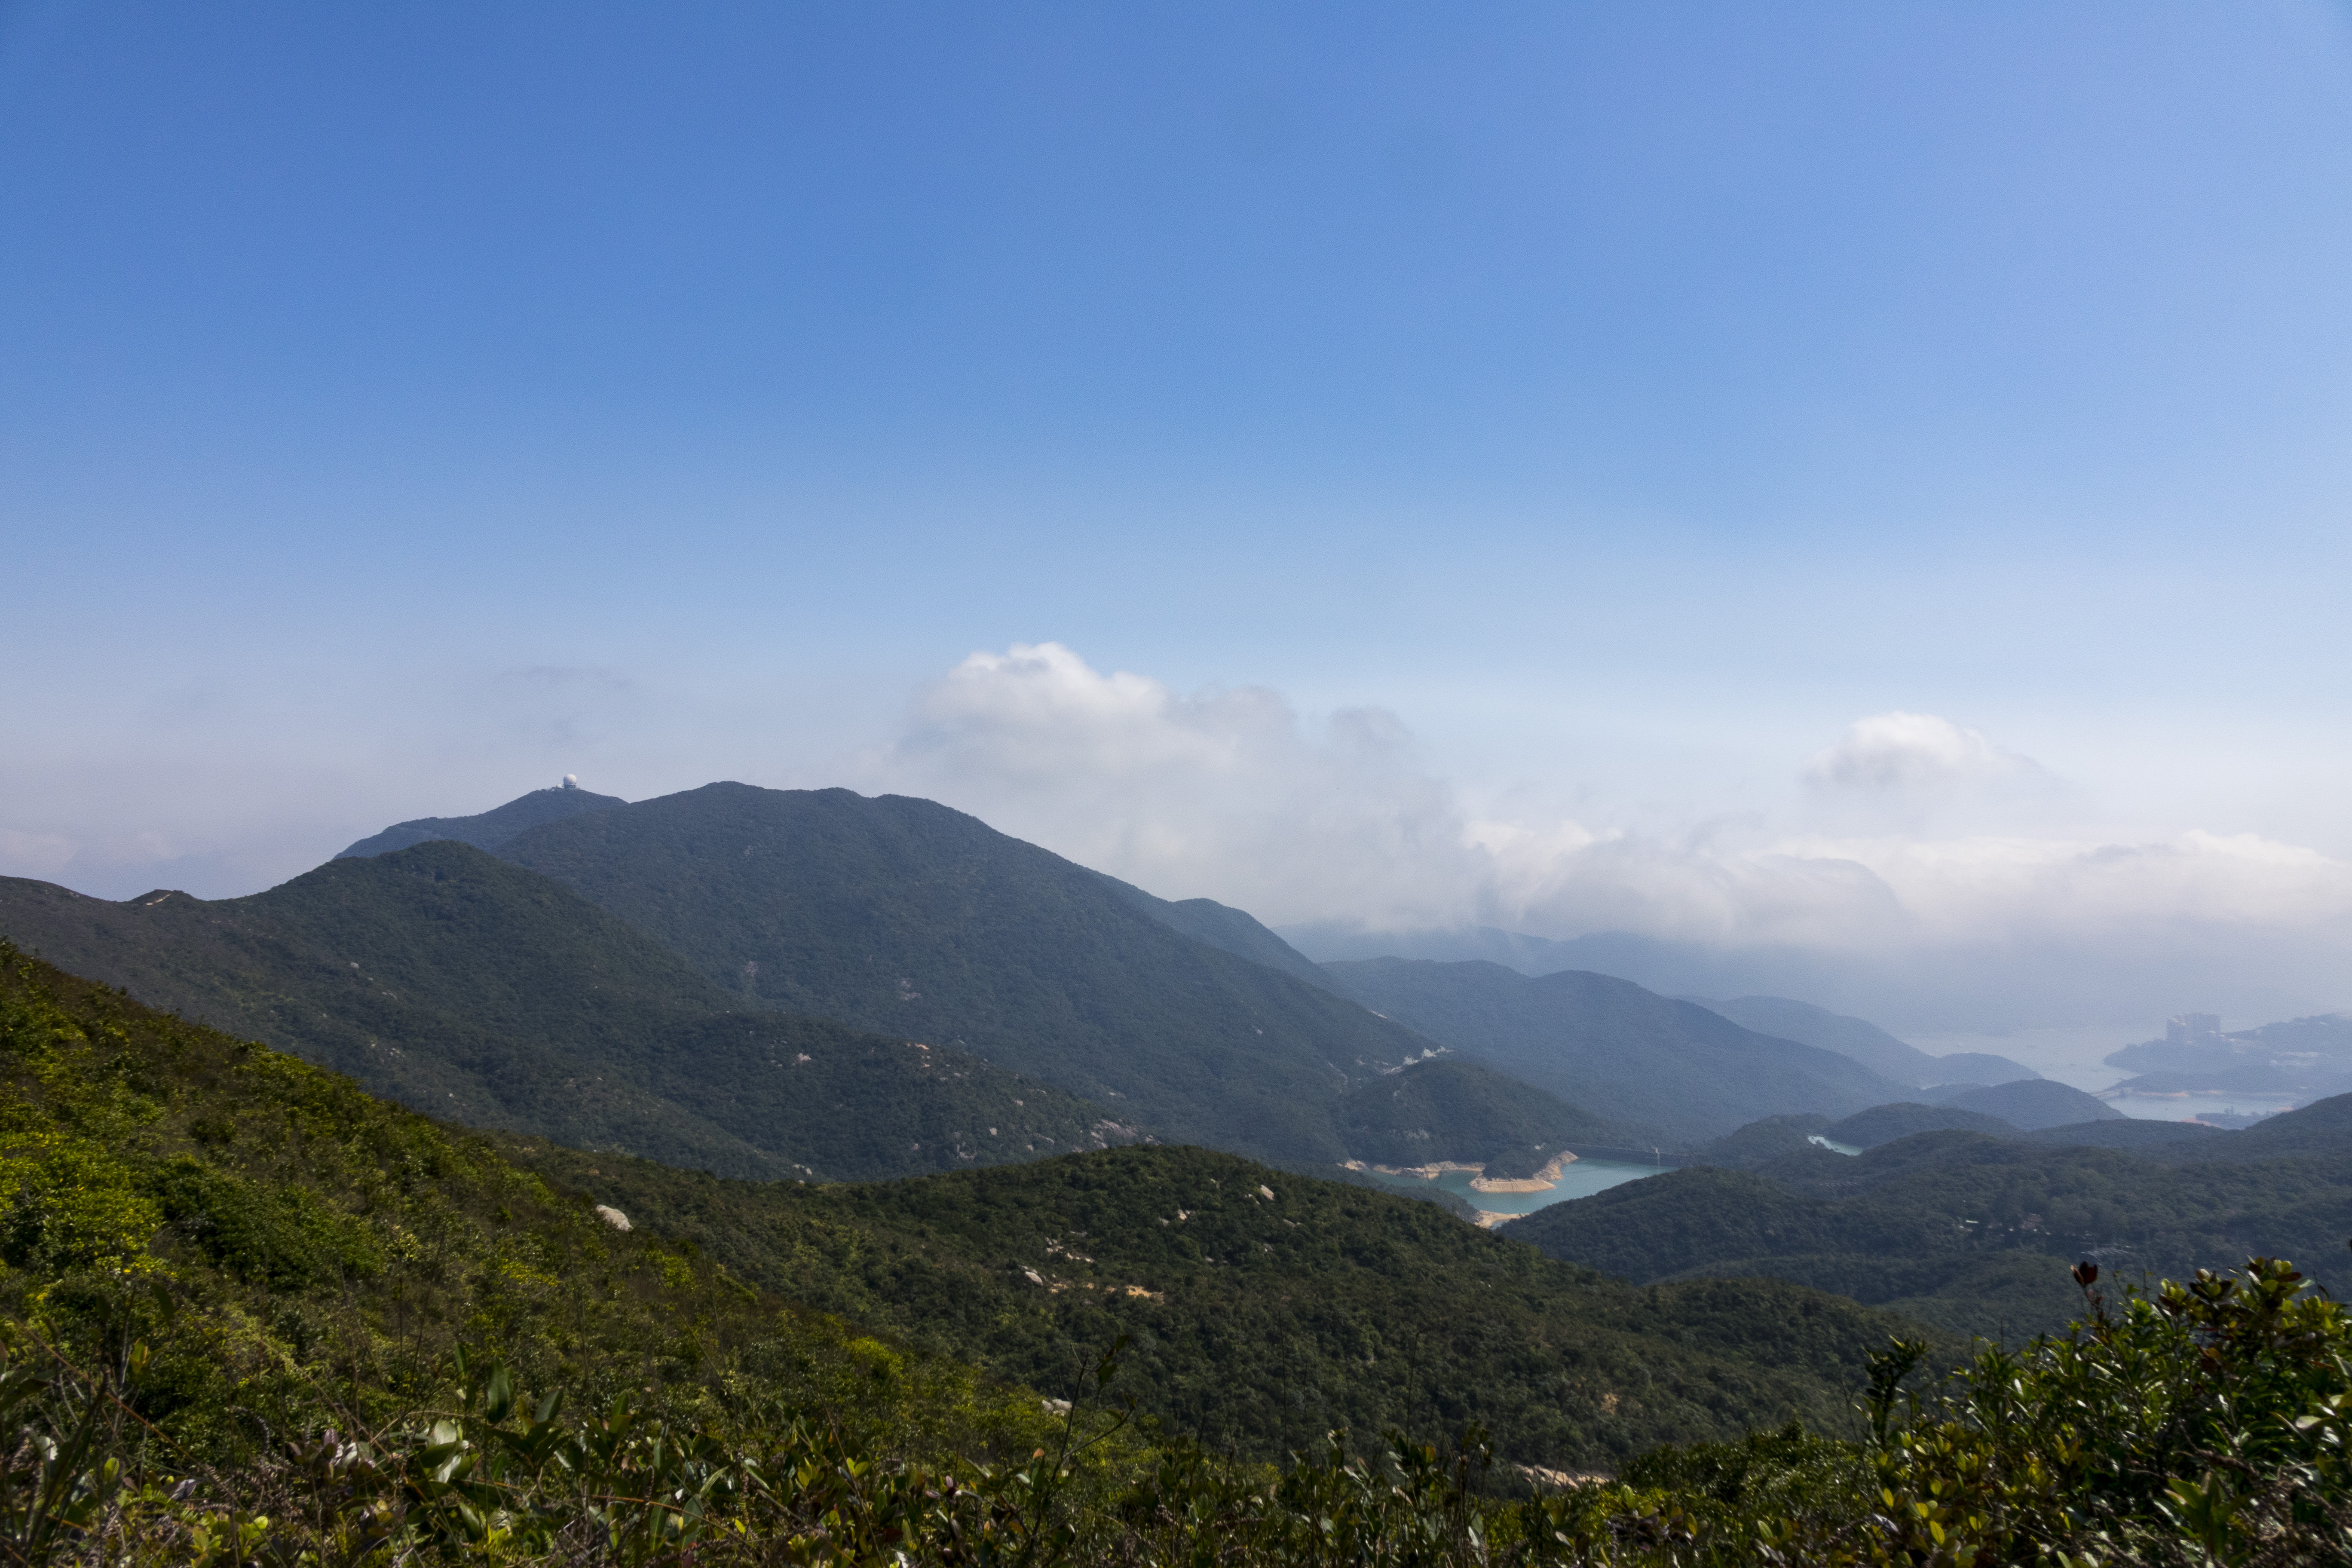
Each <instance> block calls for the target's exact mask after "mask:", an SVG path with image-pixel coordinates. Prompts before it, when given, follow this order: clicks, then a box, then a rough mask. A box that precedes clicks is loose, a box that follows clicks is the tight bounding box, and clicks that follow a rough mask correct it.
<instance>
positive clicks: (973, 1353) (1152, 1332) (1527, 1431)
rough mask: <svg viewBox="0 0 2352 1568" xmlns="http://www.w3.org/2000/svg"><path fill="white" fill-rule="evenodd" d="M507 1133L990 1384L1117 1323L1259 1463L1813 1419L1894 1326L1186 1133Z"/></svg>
mask: <svg viewBox="0 0 2352 1568" xmlns="http://www.w3.org/2000/svg"><path fill="white" fill-rule="evenodd" d="M509 1147H510V1148H514V1149H515V1152H517V1153H518V1154H519V1155H521V1156H525V1157H527V1162H528V1163H531V1164H532V1165H534V1166H536V1167H538V1168H541V1169H543V1170H545V1171H547V1172H548V1173H550V1174H551V1176H553V1177H556V1178H558V1179H560V1180H562V1181H563V1182H564V1183H566V1184H572V1183H577V1184H580V1185H582V1186H583V1187H585V1188H587V1189H588V1190H590V1191H593V1192H594V1193H596V1194H598V1195H599V1197H600V1200H601V1201H605V1202H609V1203H613V1204H615V1205H619V1206H621V1207H623V1208H625V1209H626V1210H627V1211H628V1212H629V1214H630V1215H632V1216H635V1217H638V1218H641V1219H643V1220H645V1221H646V1223H649V1224H651V1225H653V1226H656V1227H657V1228H659V1229H661V1230H663V1231H665V1232H666V1233H668V1234H671V1235H674V1236H677V1237H683V1238H687V1239H690V1240H692V1241H694V1242H696V1243H697V1244H698V1246H699V1247H701V1248H702V1249H703V1251H704V1252H705V1253H706V1254H707V1255H708V1256H709V1257H711V1258H715V1259H718V1260H719V1261H722V1262H724V1263H725V1264H726V1265H727V1267H728V1268H730V1270H732V1271H733V1272H735V1273H736V1274H738V1275H740V1277H742V1278H744V1279H748V1280H751V1281H752V1282H753V1283H755V1284H760V1285H763V1286H767V1287H769V1288H772V1289H777V1290H779V1291H780V1292H782V1293H784V1294H786V1295H788V1296H790V1297H791V1298H792V1299H793V1300H798V1301H801V1302H803V1303H805V1304H808V1305H811V1306H817V1307H823V1308H825V1309H828V1310H833V1311H836V1312H840V1313H842V1314H844V1315H845V1316H847V1317H850V1318H853V1319H856V1320H857V1321H865V1322H872V1323H881V1324H886V1325H887V1326H888V1327H889V1328H890V1329H891V1330H892V1331H895V1332H898V1333H900V1334H903V1335H905V1336H907V1337H908V1338H909V1339H910V1340H911V1341H912V1342H916V1343H919V1344H921V1345H923V1346H925V1347H927V1348H928V1349H929V1350H931V1351H934V1352H939V1353H941V1354H946V1355H952V1356H955V1357H958V1358H961V1359H965V1360H970V1361H972V1362H975V1363H979V1364H981V1365H982V1366H983V1367H985V1368H986V1369H987V1370H989V1371H991V1372H992V1373H995V1374H996V1375H998V1376H1000V1377H1003V1378H1006V1379H1010V1380H1017V1381H1022V1382H1027V1383H1031V1384H1034V1385H1036V1386H1040V1387H1048V1388H1059V1387H1065V1386H1067V1384H1068V1383H1069V1381H1070V1380H1071V1379H1072V1377H1073V1376H1074V1374H1075V1373H1077V1372H1078V1371H1079V1370H1081V1369H1082V1368H1083V1367H1085V1366H1087V1365H1090V1364H1091V1363H1092V1362H1093V1359H1094V1357H1095V1356H1096V1355H1097V1354H1098V1353H1099V1352H1100V1351H1101V1350H1102V1349H1103V1348H1105V1347H1107V1346H1108V1345H1109V1344H1111V1343H1112V1342H1114V1341H1115V1340H1116V1339H1117V1338H1118V1336H1119V1335H1121V1334H1125V1335H1127V1336H1129V1341H1130V1344H1129V1350H1128V1352H1126V1356H1125V1361H1126V1364H1127V1365H1128V1367H1129V1377H1130V1379H1131V1381H1129V1382H1128V1383H1127V1384H1124V1385H1123V1386H1125V1387H1127V1388H1129V1390H1131V1391H1132V1392H1133V1393H1135V1394H1137V1395H1138V1397H1139V1399H1140V1400H1141V1401H1142V1404H1143V1406H1144V1408H1146V1409H1147V1410H1149V1411H1150V1412H1151V1413H1152V1414H1154V1415H1158V1416H1159V1417H1160V1419H1161V1420H1162V1421H1163V1422H1164V1423H1165V1424H1166V1425H1167V1426H1170V1427H1171V1428H1172V1429H1175V1430H1180V1431H1183V1432H1188V1433H1192V1434H1194V1435H1196V1436H1199V1437H1200V1438H1201V1439H1202V1441H1204V1442H1206V1443H1208V1444H1210V1445H1211V1446H1212V1447H1216V1448H1219V1449H1223V1448H1227V1447H1231V1448H1234V1449H1237V1450H1238V1451H1240V1452H1242V1453H1244V1454H1249V1455H1255V1456H1259V1457H1264V1458H1276V1457H1278V1456H1280V1455H1282V1454H1283V1453H1285V1452H1286V1451H1289V1450H1293V1449H1304V1450H1312V1449H1314V1448H1316V1447H1319V1446H1320V1444H1321V1442H1322V1439H1323V1436H1324V1435H1325V1434H1326V1433H1328V1432H1329V1431H1332V1430H1334V1429H1339V1430H1342V1431H1346V1432H1350V1433H1352V1434H1354V1435H1355V1436H1357V1437H1359V1438H1361V1439H1366V1440H1376V1439H1377V1437H1378V1435H1379V1433H1380V1432H1381V1429H1382V1428H1383V1427H1384V1426H1398V1427H1401V1428H1402V1429H1403V1430H1405V1431H1407V1432H1412V1433H1429V1434H1441V1433H1444V1432H1447V1431H1450V1430H1452V1429H1454V1428H1455V1427H1457V1426H1459V1425H1460V1424H1461V1423H1462V1422H1463V1421H1465V1420H1476V1421H1479V1422H1481V1423H1483V1424H1485V1425H1486V1426H1487V1428H1488V1429H1489V1430H1490V1431H1492V1432H1493V1433H1494V1435H1495V1438H1496V1446H1497V1448H1498V1450H1499V1451H1501V1452H1502V1453H1503V1454H1504V1455H1505V1456H1507V1458H1512V1459H1515V1460H1518V1461H1522V1462H1529V1463H1538V1464H1547V1465H1554V1466H1559V1465H1563V1464H1567V1465H1572V1466H1591V1465H1603V1464H1613V1463H1614V1462H1615V1461H1616V1459H1617V1458H1619V1457H1621V1456H1623V1455H1628V1454H1631V1453H1633V1452H1635V1451H1637V1450H1639V1449H1640V1448H1641V1447H1644V1446H1646V1445H1647V1444H1649V1443H1651V1442H1654V1441H1656V1440H1658V1439H1659V1438H1661V1437H1663V1436H1666V1435H1668V1434H1696V1433H1700V1432H1724V1433H1731V1432H1737V1431H1739V1430H1741V1429H1743V1428H1744V1427H1746V1426H1751V1425H1756V1424H1759V1423H1766V1424H1769V1423H1771V1422H1775V1421H1779V1420H1781V1419H1784V1418H1785V1415H1786V1414H1790V1413H1801V1414H1802V1415H1804V1417H1805V1418H1806V1419H1808V1420H1812V1421H1818V1422H1823V1423H1828V1424H1829V1425H1830V1426H1832V1427H1833V1428H1834V1427H1838V1426H1841V1425H1842V1424H1843V1423H1844V1422H1845V1421H1847V1420H1849V1419H1850V1415H1849V1414H1848V1412H1847V1411H1846V1409H1845V1408H1844V1405H1845V1400H1846V1397H1847V1396H1846V1395H1845V1394H1843V1393H1842V1392H1840V1391H1841V1390H1843V1389H1845V1388H1847V1387H1849V1386H1850V1385H1851V1379H1852V1377H1853V1371H1852V1369H1853V1368H1854V1367H1855V1366H1858V1365H1859V1364H1860V1359H1859V1358H1860V1357H1861V1356H1862V1355H1863V1354H1864V1352H1866V1351H1868V1350H1870V1349H1873V1348H1874V1347H1875V1346H1877V1345H1878V1344H1880V1343H1882V1342H1884V1337H1885V1334H1886V1332H1887V1331H1889V1330H1890V1329H1895V1328H1899V1327H1900V1326H1901V1325H1900V1324H1899V1323H1898V1322H1895V1321H1892V1320H1888V1319H1885V1318H1883V1317H1880V1316H1878V1315H1875V1314H1873V1313H1869V1312H1866V1311H1864V1310H1861V1309H1858V1308H1856V1307H1854V1306H1853V1304H1852V1303H1849V1302H1843V1301H1839V1300H1835V1299H1833V1298H1830V1297H1826V1296H1822V1295H1819V1294H1816V1293H1814V1292H1811V1291H1808V1290H1802V1289H1796V1288H1793V1287H1790V1286H1786V1285H1781V1284H1778V1283H1769V1282H1754V1281H1750V1282H1738V1283H1732V1282H1723V1281H1707V1282H1700V1283H1694V1284H1691V1285H1686V1286H1673V1287H1667V1288H1663V1289H1633V1288H1630V1287H1628V1286H1625V1285H1622V1284H1618V1283H1613V1282H1611V1281H1608V1280H1604V1279H1601V1278H1600V1277H1599V1276H1597V1275H1595V1274H1593V1273H1592V1272H1591V1271H1590V1270H1587V1269H1582V1268H1570V1267H1567V1266H1564V1265H1560V1264H1557V1263H1552V1262H1549V1261H1548V1260H1546V1259H1545V1258H1542V1257H1540V1256H1539V1255H1538V1253H1537V1252H1536V1251H1535V1249H1533V1248H1531V1247H1523V1246H1519V1245H1517V1244H1516V1243H1513V1242H1510V1241H1506V1240H1501V1239H1498V1238H1496V1237H1492V1236H1490V1235H1489V1234H1487V1233H1486V1232H1483V1231H1479V1230H1475V1229H1473V1228H1472V1227H1470V1226H1465V1225H1463V1224H1461V1223H1460V1222H1458V1221H1456V1220H1454V1219H1451V1218H1448V1217H1447V1216H1446V1215H1444V1214H1442V1213H1440V1212H1438V1211H1437V1210H1436V1209H1435V1208H1433V1206H1431V1205H1426V1204H1419V1203H1414V1202H1412V1201H1411V1200H1410V1199H1404V1198H1399V1197H1394V1196H1391V1195H1389V1194H1381V1193H1374V1192H1369V1191H1366V1190H1364V1189H1362V1188H1359V1187H1353V1186H1347V1185H1342V1184H1338V1183H1333V1182H1324V1181H1318V1180H1315V1179H1312V1178H1307V1177H1302V1176H1297V1175H1292V1174H1288V1173H1282V1172H1278V1171H1275V1170H1272V1169H1269V1168H1267V1167H1265V1166H1263V1165H1256V1164H1253V1163H1249V1162H1247V1161H1244V1160H1240V1159H1237V1158H1235V1157H1234V1156H1231V1155H1226V1154H1220V1153H1215V1152H1211V1151H1207V1150H1202V1149H1181V1148H1180V1149H1169V1148H1140V1147H1138V1148H1128V1149H1123V1150H1113V1151H1108V1152H1102V1153H1097V1154H1085V1155H1074V1156H1069V1157H1066V1158H1063V1159H1057V1160H1051V1161H1044V1162H1039V1163H1032V1164H1027V1165H1018V1166H1004V1167H999V1168H996V1169H993V1170H989V1171H976V1172H961V1173H955V1174H953V1175H948V1176H938V1177H923V1178H919V1179H917V1180H914V1181H908V1182H898V1183H891V1184H886V1185H875V1186H854V1187H819V1186H814V1185H811V1186H801V1185H797V1184H747V1183H740V1182H727V1181H720V1180H716V1179H714V1178H711V1177H708V1176H704V1175H699V1174H695V1173H682V1172H677V1171H671V1170H666V1169H663V1168H661V1167H658V1166H654V1165H649V1164H646V1163H641V1162H627V1163H619V1162H614V1161H610V1160H602V1159H599V1160H593V1161H592V1160H590V1159H589V1158H587V1157H585V1156H582V1155H579V1154H575V1153H572V1152H569V1151H565V1150H562V1149H558V1148H553V1147H550V1146H547V1145H543V1144H532V1145H530V1146H528V1148H527V1149H526V1148H521V1147H517V1146H516V1145H514V1144H512V1143H509ZM591 1165H593V1174H592V1173H590V1171H589V1170H588V1169H586V1167H588V1166H591ZM1269 1194H1270V1195H1269ZM1538 1455H1550V1456H1553V1457H1552V1458H1536V1456H1538Z"/></svg>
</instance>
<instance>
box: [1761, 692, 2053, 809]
mask: <svg viewBox="0 0 2352 1568" xmlns="http://www.w3.org/2000/svg"><path fill="white" fill-rule="evenodd" d="M2041 772H2042V768H2041V766H2040V764H2039V763H2035V762H2034V761H2033V760H2032V758H2030V757H2021V756H2019V755H2018V754H2017V753H2015V752H2006V751H2003V750H2002V749H2001V748H2000V747H1999V746H1996V745H1994V744H1993V743H1992V742H1990V741H1989V740H1987V739H1986V738H1985V736H1984V733H1983V732H1982V731H1978V730H1970V729H1966V728H1963V727H1962V726H1960V725H1958V724H1955V723H1953V722H1952V721H1950V720H1949V719H1942V718H1938V717H1937V716H1936V715H1935V714H1933V713H1905V712H1902V711H1899V710H1898V711H1895V712H1892V713H1874V714H1872V715H1871V716H1870V717H1868V718H1866V719H1857V720H1855V721H1853V723H1852V724H1851V725H1849V726H1848V727H1847V729H1846V732H1845V733H1844V734H1843V736H1841V737H1839V739H1838V742H1837V743H1836V744H1835V745H1833V746H1831V747H1830V748H1829V749H1828V750H1826V751H1824V752H1819V753H1817V754H1815V755H1814V757H1813V758H1812V759H1811V761H1810V762H1809V763H1807V764H1806V766H1805V778H1806V781H1807V782H1808V783H1810V784H1812V785H1814V786H1815V787H1816V788H1820V789H1829V790H1851V791H1866V792H1872V793H1885V792H1890V791H1917V790H1948V789H1953V788H1961V787H1968V786H1971V785H1984V784H2008V783H2011V782H2013V781H2016V780H2020V779H2027V778H2032V777H2034V776H2036V775H2038V774H2040V773H2041Z"/></svg>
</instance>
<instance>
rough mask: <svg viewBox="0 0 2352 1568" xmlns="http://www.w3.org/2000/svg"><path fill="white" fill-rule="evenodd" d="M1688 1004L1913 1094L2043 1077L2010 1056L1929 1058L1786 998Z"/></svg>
mask: <svg viewBox="0 0 2352 1568" xmlns="http://www.w3.org/2000/svg"><path fill="white" fill-rule="evenodd" d="M1684 1000H1685V1001H1690V1002H1696V1003H1697V1004H1698V1005H1700V1006H1702V1007H1706V1008H1709V1009H1711V1010H1713V1011H1715V1012H1717V1013H1720V1014H1722V1015H1723V1016H1725V1017H1727V1018H1728V1019H1730V1020H1731V1021H1732V1022H1733V1023H1735V1024H1738V1025H1739V1026H1742V1027H1744V1028H1749V1029H1753V1030H1755V1031H1756V1032H1757V1033H1758V1034H1759V1035H1777V1036H1778V1037H1780V1038H1781V1039H1784V1040H1796V1041H1799V1042H1801V1043H1802V1044H1804V1045H1808V1046H1819V1047H1821V1048H1822V1049H1823V1050H1825V1051H1835V1052H1837V1053H1838V1054H1839V1055H1840V1056H1844V1057H1851V1058H1853V1059H1854V1060H1855V1061H1858V1062H1860V1063H1861V1064H1862V1065H1863V1066H1864V1067H1866V1068H1869V1069H1870V1070H1871V1071H1873V1072H1874V1073H1876V1074H1878V1075H1879V1076H1880V1077H1881V1078H1885V1079H1891V1080H1893V1081H1894V1082H1895V1083H1899V1084H1903V1085H1905V1086H1906V1087H1908V1088H1912V1089H1924V1088H1926V1087H1927V1086H1928V1085H1930V1084H1938V1083H1968V1084H2000V1083H2008V1082H2011V1081H2012V1080H2014V1079H2033V1078H2040V1077H2041V1076H2042V1075H2041V1074H2040V1073H2038V1072H2035V1071H2034V1070H2033V1069H2032V1068H2029V1067H2026V1066H2024V1065H2022V1064H2021V1063H2018V1062H2013V1061H2011V1060H2010V1059H2009V1058H2007V1057H1995V1056H1986V1055H1983V1054H1981V1053H1979V1052H1973V1051H1972V1052H1966V1053H1962V1054H1958V1055H1955V1056H1946V1057H1934V1056H1929V1055H1928V1054H1927V1052H1926V1051H1923V1050H1921V1049H1919V1048H1918V1047H1916V1046H1912V1045H1907V1044H1906V1043H1905V1042H1904V1041H1901V1040H1898V1039H1896V1038H1895V1037H1894V1036H1892V1035H1890V1034H1888V1033H1887V1032H1886V1031H1885V1030H1884V1029H1882V1028H1880V1027H1879V1026H1877V1025H1875V1024H1873V1023H1869V1022H1867V1021H1866V1020H1864V1019H1861V1018H1849V1017H1847V1016H1844V1015H1843V1014H1842V1013H1832V1012H1831V1011H1830V1010H1829V1009H1828V1008H1826V1007H1816V1006H1814V1005H1812V1004H1811V1003H1810V1002H1794V1001H1791V1000H1790V999H1789V998H1788V997H1786V996H1735V997H1732V998H1731V999H1730V1000H1729V1001H1713V1000H1710V999H1708V998H1706V997H1704V996H1690V997H1685V998H1684Z"/></svg>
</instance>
